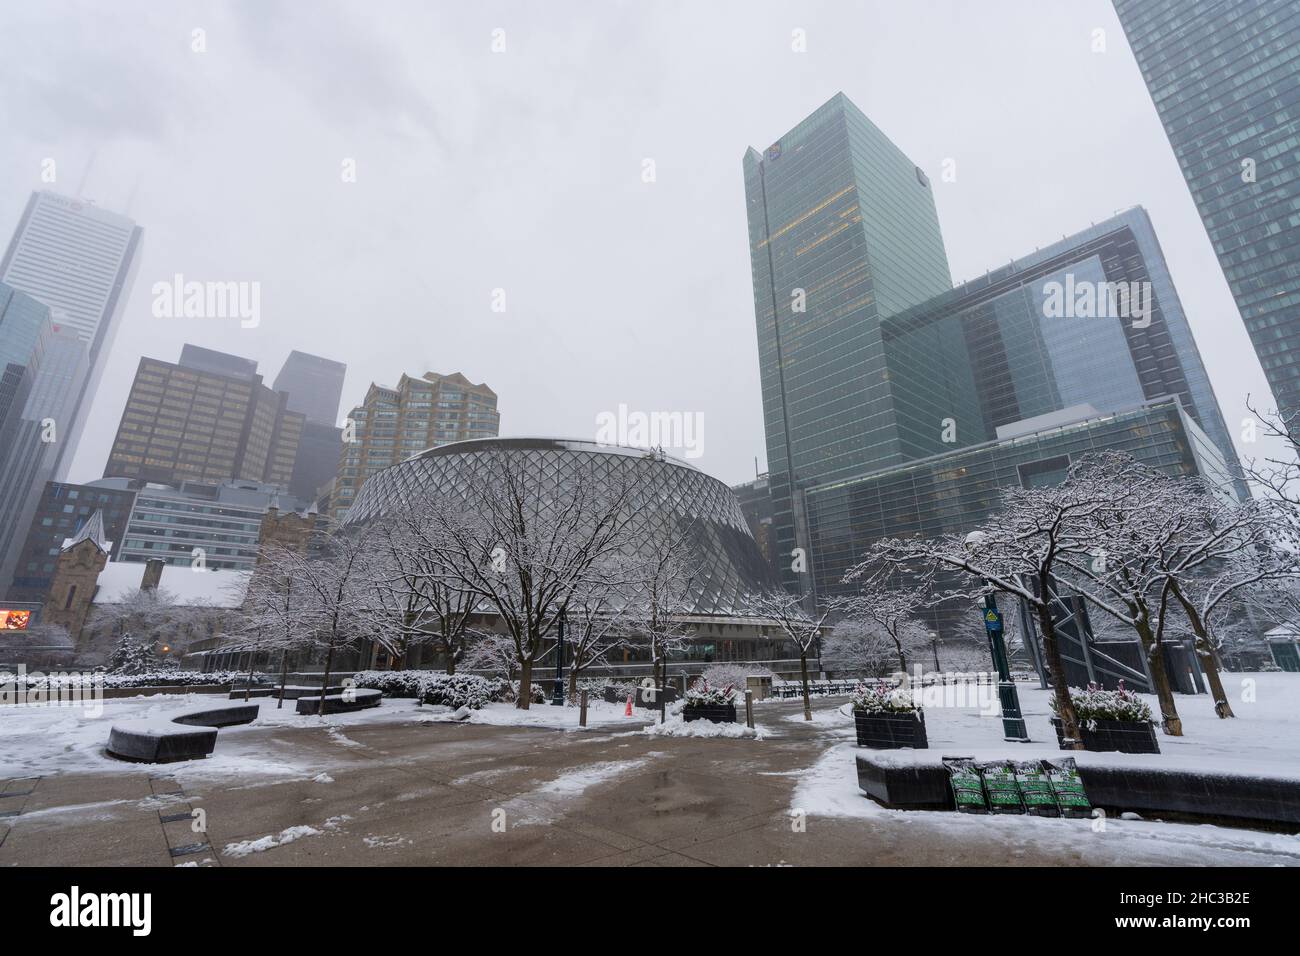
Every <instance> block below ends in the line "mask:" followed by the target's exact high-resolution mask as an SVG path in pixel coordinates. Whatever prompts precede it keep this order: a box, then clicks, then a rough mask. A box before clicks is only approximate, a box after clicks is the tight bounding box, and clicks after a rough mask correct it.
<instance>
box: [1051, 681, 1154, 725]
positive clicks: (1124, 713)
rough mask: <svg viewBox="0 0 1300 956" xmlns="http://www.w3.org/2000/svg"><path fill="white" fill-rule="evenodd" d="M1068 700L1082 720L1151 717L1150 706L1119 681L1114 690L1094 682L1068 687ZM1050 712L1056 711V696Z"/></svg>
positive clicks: (1056, 714)
mask: <svg viewBox="0 0 1300 956" xmlns="http://www.w3.org/2000/svg"><path fill="white" fill-rule="evenodd" d="M1070 700H1071V701H1072V702H1073V703H1074V712H1075V713H1076V714H1078V715H1079V719H1080V720H1082V721H1090V720H1139V721H1148V720H1150V719H1151V708H1150V707H1149V706H1148V705H1147V702H1146V701H1144V700H1143V699H1142V698H1141V697H1139V696H1138V695H1137V694H1135V693H1133V691H1131V690H1127V689H1126V688H1125V687H1124V682H1123V681H1120V682H1119V688H1118V689H1116V690H1104V689H1102V688H1101V687H1098V686H1097V685H1096V684H1089V685H1088V689H1087V690H1084V689H1083V688H1080V687H1071V688H1070ZM1052 713H1053V714H1054V715H1055V716H1057V717H1059V716H1060V714H1059V713H1057V703H1056V698H1055V697H1053V698H1052Z"/></svg>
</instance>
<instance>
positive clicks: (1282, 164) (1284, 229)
mask: <svg viewBox="0 0 1300 956" xmlns="http://www.w3.org/2000/svg"><path fill="white" fill-rule="evenodd" d="M1114 2H1115V11H1116V13H1118V14H1119V19H1120V22H1121V23H1122V24H1123V26H1124V32H1125V33H1126V34H1127V35H1128V41H1129V46H1131V47H1132V49H1133V54H1134V56H1135V57H1136V58H1137V63H1138V67H1139V68H1140V69H1141V71H1142V78H1143V79H1144V80H1145V81H1146V85H1147V89H1148V90H1150V92H1151V99H1152V101H1153V102H1154V103H1155V107H1156V112H1157V113H1159V115H1160V122H1161V124H1162V125H1163V126H1164V128H1165V134H1166V135H1167V136H1168V137H1169V142H1170V145H1172V146H1173V149H1174V154H1175V156H1177V158H1178V165H1179V166H1180V167H1181V168H1182V171H1183V176H1184V177H1185V178H1186V179H1187V185H1188V188H1189V189H1190V190H1191V193H1192V198H1193V199H1194V200H1195V202H1196V208H1197V211H1198V212H1200V214H1201V221H1202V222H1204V223H1205V228H1206V231H1207V232H1208V233H1209V235H1210V242H1211V243H1212V244H1213V245H1214V251H1215V252H1216V253H1217V254H1218V257H1219V264H1220V265H1221V266H1222V267H1223V272H1224V275H1225V276H1226V277H1227V280H1228V286H1229V288H1231V290H1232V295H1233V298H1234V299H1236V302H1237V309H1238V310H1239V311H1240V313H1241V318H1242V320H1243V321H1244V322H1245V323H1246V330H1247V331H1248V332H1249V333H1250V339H1251V342H1252V343H1253V344H1254V346H1255V352H1256V353H1257V354H1258V355H1259V361H1260V364H1261V365H1262V366H1263V368H1264V374H1265V376H1266V377H1267V379H1268V383H1269V386H1270V387H1271V388H1272V389H1273V397H1274V398H1275V399H1276V400H1277V403H1278V407H1279V408H1281V409H1282V410H1284V411H1288V412H1294V411H1296V410H1298V409H1300V165H1297V163H1296V156H1297V153H1300V5H1298V4H1296V3H1295V0H1250V2H1247V3H1228V2H1225V0H1114Z"/></svg>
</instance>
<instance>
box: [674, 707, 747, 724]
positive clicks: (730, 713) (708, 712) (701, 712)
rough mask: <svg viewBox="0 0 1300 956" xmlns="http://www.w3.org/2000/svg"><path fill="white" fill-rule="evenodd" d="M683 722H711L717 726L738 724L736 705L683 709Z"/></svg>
mask: <svg viewBox="0 0 1300 956" xmlns="http://www.w3.org/2000/svg"><path fill="white" fill-rule="evenodd" d="M682 719H683V720H711V721H713V723H715V724H734V723H735V722H736V705H735V704H717V705H714V706H710V707H683V708H682Z"/></svg>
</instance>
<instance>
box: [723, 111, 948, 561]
mask: <svg viewBox="0 0 1300 956" xmlns="http://www.w3.org/2000/svg"><path fill="white" fill-rule="evenodd" d="M743 165H744V172H745V197H746V201H747V204H748V216H749V252H750V265H751V272H752V276H753V282H754V311H755V318H756V321H757V326H758V348H759V364H760V372H761V380H762V389H763V418H764V422H765V426H766V438H767V463H768V474H769V478H770V482H771V490H772V501H773V510H774V514H773V530H774V538H775V541H774V549H773V550H774V551H775V552H776V553H777V554H778V555H779V556H782V558H781V562H780V563H781V564H782V565H785V564H788V563H789V562H788V561H787V560H786V556H788V555H789V554H790V552H791V550H792V549H793V548H795V547H796V546H798V547H805V548H806V546H807V542H806V540H804V538H803V537H802V533H801V532H800V536H799V538H798V539H796V529H802V528H803V527H804V522H803V521H802V520H801V518H800V516H799V515H797V514H796V508H797V507H798V504H799V489H801V488H802V487H804V486H806V485H807V484H809V483H810V482H815V481H826V480H830V479H832V478H835V477H837V476H847V475H851V474H858V473H861V472H862V471H863V470H865V469H867V468H870V467H877V466H880V465H883V464H887V463H890V462H893V461H898V460H901V459H902V458H903V457H904V456H905V454H906V449H907V447H909V446H911V445H918V444H919V445H921V446H925V447H929V446H930V445H931V444H932V441H931V436H930V435H928V434H926V435H916V434H911V433H909V430H908V425H907V423H905V422H903V421H900V419H899V417H898V415H897V414H896V411H895V403H894V401H893V397H892V395H893V390H894V387H895V386H894V384H893V383H892V382H891V380H890V377H889V374H888V369H887V367H886V365H885V356H884V343H883V341H882V338H881V331H880V323H881V320H882V319H884V318H886V317H887V316H890V315H894V314H896V313H898V312H901V311H903V310H905V309H908V308H910V307H912V306H914V305H916V304H918V303H920V302H923V301H925V300H926V299H929V298H930V297H932V296H934V295H937V294H938V293H940V292H943V291H945V290H947V289H949V288H951V286H952V279H951V276H950V274H949V271H948V258H947V255H946V253H945V252H944V247H943V238H942V236H941V235H940V232H939V219H938V215H937V214H936V212H935V206H934V196H933V194H932V192H931V189H930V183H929V180H928V179H927V177H926V176H925V174H924V173H923V172H922V171H921V169H920V168H919V167H918V166H917V165H916V164H915V163H914V162H912V161H911V160H910V159H908V158H907V156H905V155H904V154H903V152H902V151H901V150H899V149H898V147H897V146H895V145H894V144H893V143H892V142H890V140H889V139H888V138H887V137H886V136H885V134H884V133H882V132H881V131H880V130H879V129H878V128H877V127H876V126H875V125H874V124H873V123H872V122H871V121H870V120H869V119H867V117H866V116H865V115H863V113H862V111H861V110H859V109H858V108H857V107H856V106H854V105H853V104H852V103H851V102H850V101H849V100H848V98H847V97H845V96H844V95H843V94H842V93H839V94H836V95H835V96H834V97H833V98H832V99H831V100H830V101H829V102H827V103H826V104H825V105H823V106H822V107H821V108H820V109H818V110H817V111H816V112H815V113H813V114H812V115H811V116H809V117H808V118H807V119H805V120H804V121H803V122H802V123H800V124H799V125H798V126H796V127H794V129H792V130H790V131H789V132H788V133H786V134H785V135H784V136H782V137H781V138H780V139H779V140H777V141H776V142H775V143H773V144H772V145H771V146H769V147H768V148H767V150H766V151H765V152H763V153H760V152H759V151H757V150H755V149H750V150H748V151H747V152H746V154H745V157H744V161H743ZM934 440H936V441H937V435H936V436H934ZM934 450H936V451H937V450H939V449H938V448H937V447H936V448H934Z"/></svg>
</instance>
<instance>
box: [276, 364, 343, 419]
mask: <svg viewBox="0 0 1300 956" xmlns="http://www.w3.org/2000/svg"><path fill="white" fill-rule="evenodd" d="M347 371H348V367H347V366H346V365H344V364H343V363H342V362H335V361H334V360H333V359H327V358H321V357H320V356H319V355H309V354H308V353H306V352H299V351H297V350H296V349H295V350H294V351H292V352H290V353H289V357H288V358H287V359H285V360H284V365H283V366H282V367H281V368H280V374H279V375H277V376H276V377H275V382H274V383H272V385H271V387H272V388H274V389H275V390H276V391H277V392H286V393H288V395H289V410H290V411H292V412H302V414H304V415H306V416H307V420H308V421H309V422H316V423H318V424H321V425H337V424H338V417H339V402H340V401H341V400H342V398H343V377H344V375H346V374H347Z"/></svg>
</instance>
